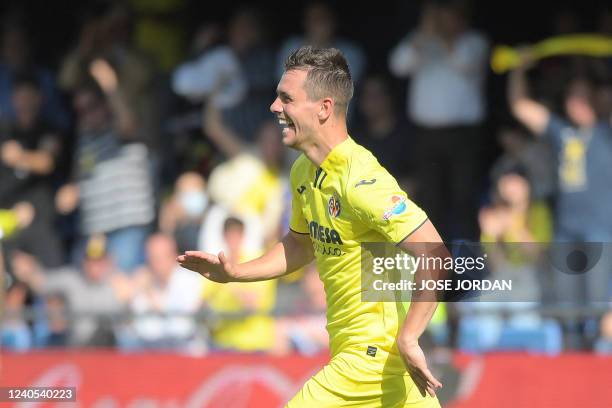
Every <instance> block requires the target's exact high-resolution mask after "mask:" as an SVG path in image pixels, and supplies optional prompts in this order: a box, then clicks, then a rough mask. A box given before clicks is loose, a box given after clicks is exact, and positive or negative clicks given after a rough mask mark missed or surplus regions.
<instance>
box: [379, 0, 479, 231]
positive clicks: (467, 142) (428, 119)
mask: <svg viewBox="0 0 612 408" xmlns="http://www.w3.org/2000/svg"><path fill="white" fill-rule="evenodd" d="M487 50H488V45H487V41H486V39H485V38H484V37H483V36H482V35H481V34H480V33H478V32H476V31H474V30H472V29H470V27H469V24H468V18H467V11H466V9H465V8H464V7H462V2H461V1H459V0H452V1H448V2H446V1H445V2H438V1H436V2H429V3H427V4H426V6H425V8H424V10H423V15H422V18H421V22H420V25H419V27H417V29H416V30H415V31H413V32H412V33H410V34H409V35H408V36H407V37H406V38H405V39H404V40H402V41H401V42H400V43H399V44H398V45H397V46H396V47H395V49H394V50H393V51H392V52H391V55H390V58H389V66H390V69H391V72H393V73H394V74H395V75H397V76H400V77H408V76H410V77H412V80H411V82H410V89H409V92H408V105H407V106H408V117H409V118H410V119H411V120H412V121H413V122H414V123H415V124H416V125H417V126H418V130H417V132H416V133H415V136H416V139H417V141H416V144H415V150H416V151H418V152H419V155H418V158H417V159H418V160H417V163H416V165H417V177H418V180H419V186H417V193H418V194H417V199H418V202H419V203H420V205H421V206H422V207H423V208H424V209H425V210H426V211H427V214H428V215H429V217H430V218H431V219H432V221H433V222H434V223H435V224H436V225H438V226H440V227H441V230H442V231H441V235H442V237H444V238H445V239H446V240H452V239H455V238H462V239H476V238H477V237H478V233H477V231H478V226H477V225H476V222H475V220H476V213H477V201H476V199H477V196H478V182H479V176H480V174H481V169H480V165H481V161H482V157H481V151H480V149H481V144H482V142H481V138H480V136H481V131H480V126H481V124H482V122H483V120H484V117H485V100H484V95H483V89H482V88H483V83H484V78H485V74H486V58H487ZM449 216H450V217H451V219H449Z"/></svg>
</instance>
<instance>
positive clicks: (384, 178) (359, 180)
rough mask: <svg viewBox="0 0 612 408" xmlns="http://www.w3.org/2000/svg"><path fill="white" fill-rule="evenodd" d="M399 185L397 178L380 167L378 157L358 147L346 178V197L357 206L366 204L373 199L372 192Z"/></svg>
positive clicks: (351, 159)
mask: <svg viewBox="0 0 612 408" xmlns="http://www.w3.org/2000/svg"><path fill="white" fill-rule="evenodd" d="M389 185H393V186H395V185H397V182H396V181H395V178H394V177H393V176H392V175H391V174H390V173H389V172H388V171H387V170H386V169H385V168H384V167H383V166H381V165H380V163H379V162H378V160H377V159H376V157H375V156H374V155H373V154H372V153H371V152H370V151H369V150H368V149H366V148H365V147H363V146H361V145H357V147H356V148H355V150H354V151H353V154H352V155H351V158H350V163H349V173H348V177H347V178H346V185H345V188H346V192H345V194H346V196H347V197H348V199H349V201H350V202H352V203H353V204H355V205H359V204H365V203H367V202H368V200H370V199H371V198H372V196H371V194H372V191H373V190H374V191H379V190H380V188H381V187H388V186H389Z"/></svg>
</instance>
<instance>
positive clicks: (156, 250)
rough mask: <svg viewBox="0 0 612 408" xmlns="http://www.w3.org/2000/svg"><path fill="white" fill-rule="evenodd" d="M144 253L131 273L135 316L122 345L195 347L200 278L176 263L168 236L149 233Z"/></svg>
mask: <svg viewBox="0 0 612 408" xmlns="http://www.w3.org/2000/svg"><path fill="white" fill-rule="evenodd" d="M146 253H147V264H146V265H145V266H144V267H143V268H142V269H140V270H139V271H138V272H137V273H136V275H135V276H134V285H135V288H134V290H135V291H134V297H133V299H132V301H131V309H132V312H133V313H134V314H135V317H134V321H133V323H132V326H131V328H130V331H129V332H126V335H127V336H124V338H123V347H126V348H132V347H136V348H167V349H176V350H186V349H192V351H195V350H197V348H198V347H201V343H200V339H199V338H198V326H197V324H196V322H197V320H196V318H195V316H194V314H195V313H196V312H197V311H198V310H199V308H200V303H201V293H202V278H201V277H200V276H198V275H197V274H195V273H193V272H190V271H187V270H185V269H183V268H181V267H179V266H178V264H177V263H176V257H177V256H178V252H177V248H176V243H175V241H174V239H173V238H172V237H170V236H167V235H163V234H155V235H152V236H151V237H150V238H149V239H148V240H147V246H146ZM128 333H130V334H128Z"/></svg>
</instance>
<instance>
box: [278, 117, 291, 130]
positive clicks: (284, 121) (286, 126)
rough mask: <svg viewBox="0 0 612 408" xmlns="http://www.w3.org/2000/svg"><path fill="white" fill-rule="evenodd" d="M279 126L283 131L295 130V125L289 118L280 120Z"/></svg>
mask: <svg viewBox="0 0 612 408" xmlns="http://www.w3.org/2000/svg"><path fill="white" fill-rule="evenodd" d="M278 124H279V125H280V127H281V128H282V130H283V131H284V130H285V129H292V130H295V125H294V124H293V122H292V121H291V120H289V119H287V118H278Z"/></svg>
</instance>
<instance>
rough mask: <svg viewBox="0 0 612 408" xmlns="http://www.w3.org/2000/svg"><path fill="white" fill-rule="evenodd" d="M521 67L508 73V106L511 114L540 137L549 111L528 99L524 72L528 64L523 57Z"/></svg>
mask: <svg viewBox="0 0 612 408" xmlns="http://www.w3.org/2000/svg"><path fill="white" fill-rule="evenodd" d="M523 59H524V62H523V63H522V65H521V66H519V67H518V68H516V69H514V70H513V71H511V72H510V75H509V77H508V105H509V106H510V110H511V111H512V114H513V115H514V116H515V117H516V118H517V119H518V120H519V121H520V122H522V123H523V124H524V125H525V126H527V128H529V130H531V131H532V132H533V133H534V134H536V135H542V134H543V133H544V131H545V130H546V125H547V124H548V121H549V119H550V112H549V110H548V109H547V108H546V107H545V106H544V105H542V104H541V103H538V102H536V101H535V100H533V99H532V98H530V97H529V93H528V91H527V79H526V78H525V71H526V70H527V68H528V66H527V64H528V63H529V59H528V56H523Z"/></svg>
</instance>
